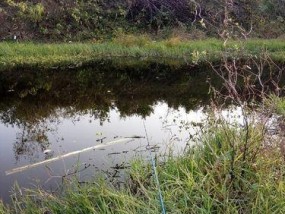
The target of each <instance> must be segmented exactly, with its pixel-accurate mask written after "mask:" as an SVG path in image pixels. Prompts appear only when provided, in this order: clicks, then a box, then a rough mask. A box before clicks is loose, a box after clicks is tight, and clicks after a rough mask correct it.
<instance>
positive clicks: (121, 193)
mask: <svg viewBox="0 0 285 214" xmlns="http://www.w3.org/2000/svg"><path fill="white" fill-rule="evenodd" d="M199 142H200V143H201V144H200V146H196V147H195V148H192V149H191V150H189V151H188V152H186V153H185V154H183V155H181V156H179V157H172V156H171V157H170V158H168V159H167V160H166V161H165V162H160V164H158V166H157V171H158V175H159V181H160V187H161V190H162V195H163V199H164V203H165V207H166V210H167V212H168V213H282V212H283V211H284V210H285V203H284V197H285V185H284V182H285V178H284V172H285V167H284V160H283V158H282V156H281V154H280V151H279V149H278V147H277V146H272V145H271V146H269V144H268V145H267V146H265V145H266V144H264V143H265V138H264V135H263V130H262V128H261V129H259V128H258V126H249V129H248V130H243V129H241V130H239V129H236V128H235V127H234V128H231V127H230V126H228V125H226V124H215V125H213V126H211V128H210V129H209V130H208V132H205V133H204V134H203V136H202V137H200V138H199ZM245 142H248V143H249V145H250V146H248V147H245ZM271 143H272V142H271ZM245 148H246V149H245ZM128 175H129V179H128V182H127V183H126V186H125V188H122V189H116V188H115V187H113V186H111V185H110V184H108V183H106V182H105V181H103V180H96V181H95V182H94V183H93V182H92V183H89V184H81V185H79V184H78V182H77V181H76V180H73V182H68V183H65V186H64V188H63V189H64V190H63V192H62V193H60V194H59V195H53V194H50V193H47V192H45V191H43V190H29V191H28V192H27V195H26V196H21V195H19V196H18V197H17V199H16V200H15V201H14V204H13V206H11V208H10V209H9V208H7V207H6V208H1V205H0V210H1V209H2V210H3V212H4V210H6V211H5V213H21V214H25V213H27V214H28V213H29V214H31V213H73V214H75V213H160V212H161V206H160V203H159V199H158V188H157V184H156V182H155V181H154V176H153V172H152V168H151V166H150V165H148V164H146V163H145V162H142V161H134V162H133V164H132V167H131V169H130V171H129V172H128Z"/></svg>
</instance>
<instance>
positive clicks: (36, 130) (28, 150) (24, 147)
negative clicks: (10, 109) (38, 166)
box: [14, 123, 51, 161]
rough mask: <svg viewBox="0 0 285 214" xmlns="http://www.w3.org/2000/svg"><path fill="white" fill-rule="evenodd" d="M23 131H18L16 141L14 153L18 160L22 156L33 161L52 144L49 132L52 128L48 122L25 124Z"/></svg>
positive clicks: (22, 127)
mask: <svg viewBox="0 0 285 214" xmlns="http://www.w3.org/2000/svg"><path fill="white" fill-rule="evenodd" d="M21 129H22V131H21V132H18V133H17V137H16V142H15V144H14V153H15V159H16V161H19V159H20V158H21V157H24V158H28V159H30V160H31V161H32V160H33V159H35V158H39V154H42V153H43V151H44V150H46V149H48V148H49V146H50V141H49V139H48V132H49V131H51V129H50V128H49V127H48V125H47V124H45V123H42V124H36V125H33V124H23V125H21Z"/></svg>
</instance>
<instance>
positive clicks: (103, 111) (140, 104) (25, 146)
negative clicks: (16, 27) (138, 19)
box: [0, 69, 209, 160]
mask: <svg viewBox="0 0 285 214" xmlns="http://www.w3.org/2000/svg"><path fill="white" fill-rule="evenodd" d="M103 74H104V75H103ZM142 74H144V75H146V77H145V76H138V74H136V75H135V74H134V72H133V70H132V69H129V70H127V71H126V72H125V73H124V72H123V71H120V72H103V73H102V72H99V71H94V70H84V71H82V72H80V71H79V72H68V71H66V72H64V71H63V72H53V73H52V74H51V73H48V74H47V73H45V72H42V73H41V72H19V73H17V72H16V73H11V74H9V75H7V77H5V78H6V80H5V81H6V82H5V81H2V82H0V84H2V83H3V84H4V83H5V87H3V90H2V92H0V94H1V93H3V94H4V96H2V100H1V101H0V121H1V123H3V124H6V125H12V126H17V127H19V128H20V130H21V131H20V132H19V133H18V134H17V139H16V142H15V145H14V151H15V156H16V160H19V159H20V158H21V157H24V158H30V159H35V158H39V156H40V155H43V151H44V150H46V149H48V148H49V147H50V141H49V139H48V136H49V134H51V133H52V132H55V131H56V127H57V123H60V122H61V121H62V119H63V118H64V119H70V120H72V121H73V122H74V123H76V121H78V120H80V118H81V116H84V115H87V114H88V115H90V120H91V121H94V120H97V121H99V122H100V125H103V122H105V121H109V117H110V111H111V110H116V111H118V112H119V114H120V116H121V117H127V116H132V115H139V116H142V117H147V116H148V115H150V114H151V113H152V112H153V106H154V105H155V104H157V103H158V102H165V103H167V104H168V106H169V107H172V108H174V109H178V108H179V107H181V106H182V107H184V108H185V109H186V110H187V111H188V110H191V109H195V108H197V107H199V106H200V105H202V104H203V103H207V102H208V101H209V95H208V84H206V83H205V74H203V73H201V74H202V75H201V77H199V76H197V75H196V76H195V78H194V77H193V78H192V76H191V75H190V74H189V75H188V74H183V75H179V73H177V72H175V75H174V76H165V75H168V72H166V71H163V72H162V73H157V72H153V71H150V72H148V73H144V72H142ZM170 74H171V73H169V75H170ZM122 75H125V76H127V77H128V78H120V77H122ZM158 75H159V77H160V78H157V77H158ZM171 75H173V74H171ZM162 77H163V78H162ZM5 78H4V79H5ZM160 79H161V80H160ZM46 85H48V86H49V87H46ZM11 88H12V89H13V90H12V91H13V92H7V91H11V90H10V89H11ZM197 88H199V90H197ZM8 89H9V90H8ZM23 91H28V93H25V96H23V93H22V92H23ZM30 91H33V92H35V93H30ZM5 95H6V96H5ZM19 97H20V98H19ZM51 127H55V128H53V130H51Z"/></svg>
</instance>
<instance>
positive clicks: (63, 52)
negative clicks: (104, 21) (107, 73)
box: [0, 36, 285, 70]
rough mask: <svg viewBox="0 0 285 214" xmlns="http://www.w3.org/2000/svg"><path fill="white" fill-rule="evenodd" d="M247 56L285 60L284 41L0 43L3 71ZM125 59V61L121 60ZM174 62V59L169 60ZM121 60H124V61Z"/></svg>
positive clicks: (142, 38)
mask: <svg viewBox="0 0 285 214" xmlns="http://www.w3.org/2000/svg"><path fill="white" fill-rule="evenodd" d="M243 47H244V49H245V50H244V51H243V52H240V53H241V54H243V55H244V57H248V54H254V55H258V54H260V53H261V52H262V51H264V50H267V51H268V53H269V55H270V56H271V57H272V58H273V60H277V61H279V62H285V42H284V41H282V40H248V41H246V42H245V43H244V44H242V43H241V42H237V41H231V42H229V43H227V46H226V47H225V46H224V45H223V41H221V40H217V39H208V40H195V41H185V40H181V39H179V38H177V39H176V38H171V39H168V40H164V41H153V40H151V39H150V38H148V37H146V36H139V37H135V36H125V37H123V38H116V39H113V40H112V41H109V42H103V43H59V44H39V43H7V42H2V43H0V70H9V69H17V68H69V67H76V66H77V67H80V66H82V65H83V64H88V63H92V62H93V63H94V62H96V61H98V60H102V59H120V58H132V59H136V60H138V61H145V60H154V61H160V60H161V59H166V60H164V63H167V61H168V59H172V60H179V61H180V63H182V64H183V63H184V64H185V63H190V64H191V63H192V64H193V63H194V64H199V63H203V62H205V61H211V62H213V61H217V60H220V58H221V56H222V54H223V53H224V52H225V51H227V52H229V55H234V54H236V53H237V51H236V49H241V48H243ZM118 61H125V60H118ZM170 61H171V60H170ZM121 63H122V62H121Z"/></svg>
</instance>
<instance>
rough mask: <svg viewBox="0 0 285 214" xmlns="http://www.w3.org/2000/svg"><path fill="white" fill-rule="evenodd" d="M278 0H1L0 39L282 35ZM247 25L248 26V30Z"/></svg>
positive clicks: (281, 5)
mask: <svg viewBox="0 0 285 214" xmlns="http://www.w3.org/2000/svg"><path fill="white" fill-rule="evenodd" d="M284 5H285V4H284V0H251V1H244V0H235V1H232V0H212V1H207V0H195V1H193V0H176V1H173V0H147V1H146V0H128V1H127V0H117V1H107V0H96V1H94V0H85V1H82V0H49V1H40V0H3V1H1V3H0V22H1V23H2V26H1V28H0V40H11V39H13V37H14V35H16V36H17V38H18V39H19V40H33V41H35V40H37V41H59V40H61V41H68V40H72V41H82V40H86V39H95V40H98V39H102V38H104V39H106V38H112V37H113V36H114V35H116V33H117V32H118V31H123V32H127V33H135V32H136V33H148V34H151V35H154V36H156V37H157V38H166V37H169V36H173V35H174V36H177V35H180V36H185V37H187V38H205V37H209V36H210V37H218V34H219V33H218V32H219V31H220V32H222V31H223V30H224V29H225V27H226V28H228V29H229V31H228V32H234V31H235V32H236V31H239V30H241V29H242V33H239V37H244V36H247V33H246V32H249V31H250V32H251V34H250V36H251V37H255V38H256V37H258V38H278V37H279V38H282V37H284V32H285V25H284V22H285V12H284V11H285V6H284ZM251 27H252V31H251V30H250V29H251Z"/></svg>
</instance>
